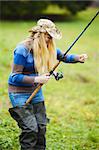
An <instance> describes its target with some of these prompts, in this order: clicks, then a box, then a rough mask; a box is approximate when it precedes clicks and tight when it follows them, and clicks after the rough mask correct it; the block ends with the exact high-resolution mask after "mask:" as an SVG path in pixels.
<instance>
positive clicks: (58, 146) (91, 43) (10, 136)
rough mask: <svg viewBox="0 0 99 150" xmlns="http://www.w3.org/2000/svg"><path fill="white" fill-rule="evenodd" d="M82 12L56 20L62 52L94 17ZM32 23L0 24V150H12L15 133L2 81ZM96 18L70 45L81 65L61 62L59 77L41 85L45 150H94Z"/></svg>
mask: <svg viewBox="0 0 99 150" xmlns="http://www.w3.org/2000/svg"><path fill="white" fill-rule="evenodd" d="M96 11H97V10H96V9H88V10H87V11H83V12H81V13H79V14H78V20H74V21H72V22H60V23H57V26H58V27H59V28H60V30H61V31H62V33H63V38H62V40H60V41H56V44H57V47H60V48H61V49H62V50H63V51H64V50H65V49H67V47H68V46H69V45H70V44H71V43H72V41H73V40H74V39H75V37H77V36H78V34H79V33H80V32H81V31H82V30H83V28H84V27H85V26H86V24H87V23H88V22H89V20H90V19H91V18H92V16H94V14H95V13H96ZM34 24H35V23H34V22H26V21H24V22H1V23H0V37H1V38H0V47H1V48H0V150H18V148H19V142H18V135H19V132H20V131H19V129H18V127H17V125H16V123H15V121H14V120H13V119H12V118H11V117H10V115H9V113H8V108H9V107H11V105H10V103H9V99H8V96H7V79H8V76H9V73H10V71H11V64H12V57H13V49H14V48H15V46H16V44H17V43H18V42H20V41H21V40H23V39H24V38H25V37H26V36H27V31H28V29H30V28H31V27H32V26H33V25H34ZM98 38H99V17H97V18H96V19H95V21H94V22H93V23H92V25H91V26H90V28H89V29H88V30H87V31H86V33H85V34H84V35H83V36H82V38H81V39H80V40H79V41H78V42H77V43H76V44H75V46H74V47H73V49H72V50H71V53H78V54H81V53H87V54H88V57H89V58H88V60H87V62H86V63H84V64H79V63H78V64H63V63H62V64H61V65H60V67H59V70H62V71H63V73H64V78H63V79H62V80H60V81H59V82H56V81H55V80H54V79H53V78H52V79H51V80H50V81H49V82H48V84H46V85H45V86H44V87H43V91H44V94H45V102H46V107H47V114H48V117H49V118H50V124H48V126H47V150H98V149H99V118H98V114H99V67H98V65H99V50H98V47H99V42H98Z"/></svg>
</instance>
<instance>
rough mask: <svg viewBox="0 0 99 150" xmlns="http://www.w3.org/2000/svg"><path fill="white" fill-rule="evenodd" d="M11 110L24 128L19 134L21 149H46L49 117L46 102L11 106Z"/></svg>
mask: <svg viewBox="0 0 99 150" xmlns="http://www.w3.org/2000/svg"><path fill="white" fill-rule="evenodd" d="M9 112H10V114H11V116H12V118H13V119H15V120H16V121H17V123H18V126H19V128H21V130H22V132H21V135H20V136H19V141H20V145H21V150H45V149H46V139H45V133H46V124H47V122H48V119H47V117H46V110H45V105H44V102H40V103H36V104H28V105H26V106H22V107H14V108H10V109H9Z"/></svg>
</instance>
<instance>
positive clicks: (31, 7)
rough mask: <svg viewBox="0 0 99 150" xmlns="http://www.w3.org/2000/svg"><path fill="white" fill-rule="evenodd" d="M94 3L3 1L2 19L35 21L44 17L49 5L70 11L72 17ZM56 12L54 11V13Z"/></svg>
mask: <svg viewBox="0 0 99 150" xmlns="http://www.w3.org/2000/svg"><path fill="white" fill-rule="evenodd" d="M91 2H92V1H68V0H67V1H53V0H49V1H43V2H41V1H21V0H17V1H1V6H2V7H1V19H13V20H14V19H33V18H35V16H37V15H38V16H39V17H41V16H42V13H43V11H44V10H46V9H47V7H48V6H49V5H53V8H54V5H58V6H59V7H60V8H64V9H66V10H69V11H70V12H71V14H72V15H75V14H76V13H77V12H78V11H81V10H84V9H86V8H87V7H88V6H89V5H90V4H91ZM53 12H54V11H53Z"/></svg>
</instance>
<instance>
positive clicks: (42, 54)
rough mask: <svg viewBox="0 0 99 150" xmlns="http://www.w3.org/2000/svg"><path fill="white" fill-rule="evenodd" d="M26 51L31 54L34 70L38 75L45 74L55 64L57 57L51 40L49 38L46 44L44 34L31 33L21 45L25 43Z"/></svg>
mask: <svg viewBox="0 0 99 150" xmlns="http://www.w3.org/2000/svg"><path fill="white" fill-rule="evenodd" d="M26 41H28V42H29V41H30V43H29V44H26V46H27V47H28V49H29V50H30V51H32V52H33V56H34V63H35V69H36V71H37V72H38V74H43V73H47V72H49V71H51V70H52V68H53V67H54V66H55V64H56V63H57V58H56V57H57V55H56V49H55V43H54V40H53V38H50V39H49V41H48V43H46V40H45V33H40V32H38V33H35V34H34V33H31V35H30V36H29V38H28V39H27V40H25V41H23V42H21V43H26Z"/></svg>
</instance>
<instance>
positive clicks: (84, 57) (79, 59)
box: [78, 54, 88, 63]
mask: <svg viewBox="0 0 99 150" xmlns="http://www.w3.org/2000/svg"><path fill="white" fill-rule="evenodd" d="M87 58H88V56H87V54H81V55H78V61H79V62H81V63H83V62H85V60H86V59H87Z"/></svg>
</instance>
